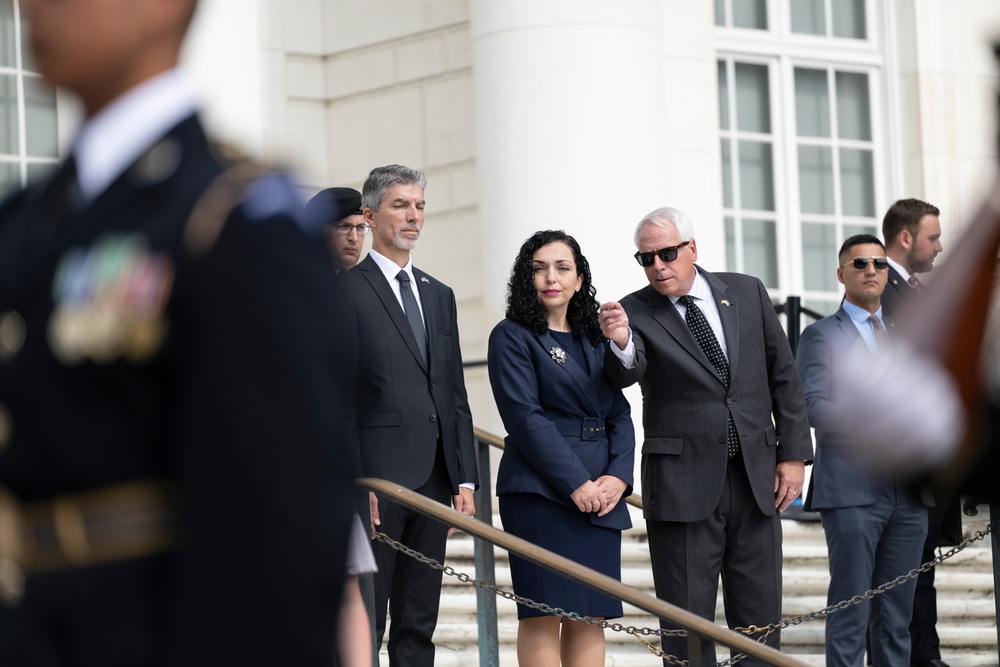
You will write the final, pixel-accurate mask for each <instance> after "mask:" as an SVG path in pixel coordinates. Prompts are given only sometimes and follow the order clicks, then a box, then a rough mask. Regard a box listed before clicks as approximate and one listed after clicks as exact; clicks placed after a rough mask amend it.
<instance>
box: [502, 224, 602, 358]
mask: <svg viewBox="0 0 1000 667" xmlns="http://www.w3.org/2000/svg"><path fill="white" fill-rule="evenodd" d="M556 242H559V243H565V244H566V245H567V246H569V249H570V250H572V251H573V260H574V261H575V262H576V271H577V274H578V275H581V276H583V283H582V284H581V285H580V291H578V292H577V293H576V294H574V295H573V298H572V299H570V302H569V308H568V310H567V312H566V320H567V321H568V322H569V327H570V331H572V332H573V333H574V334H576V335H577V336H586V338H587V340H588V341H590V344H591V345H597V344H598V343H599V342H601V341H602V340H604V337H603V336H602V335H601V326H600V325H599V324H598V322H597V314H598V311H599V310H600V305H599V304H598V303H597V298H596V295H597V289H596V288H594V285H593V284H592V283H591V279H590V264H588V263H587V258H586V257H584V256H583V253H582V252H580V244H579V243H577V242H576V239H574V238H573V237H572V236H570V235H569V234H567V233H566V232H564V231H562V230H546V231H541V232H535V233H534V234H533V235H532V236H531V237H530V238H529V239H528V240H527V241H525V242H524V245H522V246H521V250H520V251H519V252H518V253H517V259H515V260H514V266H513V268H511V270H510V281H509V282H508V283H507V318H508V319H511V320H513V321H514V322H517V323H518V324H521V325H523V326H526V327H528V328H529V329H531V330H532V331H534V332H535V333H545V331H546V330H547V329H548V328H549V319H548V314H547V313H546V312H545V308H543V307H542V304H540V303H539V302H538V290H537V289H535V282H534V280H535V279H534V274H533V273H532V271H531V259H532V257H534V255H535V251H537V250H538V249H539V248H541V247H542V246H546V245H548V244H550V243H556Z"/></svg>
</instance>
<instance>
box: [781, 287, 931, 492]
mask: <svg viewBox="0 0 1000 667" xmlns="http://www.w3.org/2000/svg"><path fill="white" fill-rule="evenodd" d="M904 288H905V289H911V288H910V287H908V286H906V285H904ZM883 312H884V307H883ZM883 317H884V319H885V323H886V326H887V327H888V328H889V331H890V332H891V331H892V327H893V323H892V320H891V318H889V317H888V316H887V315H883ZM859 346H860V348H859ZM856 349H858V350H860V352H861V353H862V354H864V353H867V352H868V350H867V348H866V347H865V344H864V341H862V340H861V334H860V333H858V328H857V327H856V326H855V325H854V322H852V321H851V317H850V315H848V314H847V311H845V310H844V309H843V307H841V308H840V309H839V310H838V311H837V312H836V313H834V314H833V315H830V316H828V317H824V318H823V319H822V320H820V321H818V322H815V323H814V324H811V325H809V326H808V327H806V329H805V331H803V332H802V338H801V339H800V340H799V353H798V359H797V364H798V368H799V376H800V377H801V378H802V387H803V390H804V391H805V397H806V408H807V409H808V411H809V422H810V423H811V424H812V426H813V428H815V429H816V463H815V465H814V466H813V472H812V476H811V477H810V479H809V490H808V492H807V493H806V500H805V509H807V510H822V509H833V508H837V507H860V506H863V505H871V504H872V503H874V502H876V501H877V500H878V499H879V498H880V497H881V496H882V494H883V492H884V491H885V488H886V485H887V484H893V483H894V481H893V480H891V479H887V478H885V477H882V476H879V475H877V474H875V473H873V472H872V471H870V470H866V469H865V468H864V467H863V466H861V465H859V463H858V453H857V452H856V451H853V450H852V449H851V447H850V443H849V442H846V441H845V440H844V436H843V434H842V430H841V428H842V426H843V425H844V424H845V423H847V422H848V421H850V418H851V417H850V415H845V414H843V412H842V411H839V410H837V406H836V405H835V404H834V402H832V401H831V398H830V386H831V382H832V373H833V368H834V364H835V363H836V360H837V359H838V358H842V355H844V354H847V353H848V352H849V351H854V350H856ZM921 499H922V500H923V502H924V503H925V504H927V505H929V506H933V504H934V501H933V498H932V497H931V496H930V494H929V493H928V492H927V490H926V489H921Z"/></svg>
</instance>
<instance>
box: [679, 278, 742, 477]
mask: <svg viewBox="0 0 1000 667" xmlns="http://www.w3.org/2000/svg"><path fill="white" fill-rule="evenodd" d="M678 301H680V302H681V303H683V304H684V307H685V308H686V310H685V312H684V320H685V321H686V322H687V325H688V329H690V330H691V333H692V334H693V335H694V339H695V340H696V341H698V345H699V346H700V347H701V349H702V351H703V352H704V353H705V356H706V357H708V360H709V361H710V362H712V366H714V367H715V370H716V371H718V372H719V376H720V377H721V378H722V382H723V384H725V385H726V388H727V389H728V388H729V362H727V361H726V355H724V354H722V346H721V345H719V339H718V338H716V337H715V334H714V333H713V332H712V327H711V326H709V324H708V320H706V319H705V313H703V312H701V308H699V307H698V306H697V305H696V304H695V302H694V297H692V296H691V295H690V294H685V295H684V296H682V297H681V298H680V299H678ZM726 447H727V449H728V451H729V458H733V457H734V456H736V455H737V454H739V453H740V436H739V433H737V432H736V422H734V421H733V415H732V413H730V414H729V431H728V433H727V434H726Z"/></svg>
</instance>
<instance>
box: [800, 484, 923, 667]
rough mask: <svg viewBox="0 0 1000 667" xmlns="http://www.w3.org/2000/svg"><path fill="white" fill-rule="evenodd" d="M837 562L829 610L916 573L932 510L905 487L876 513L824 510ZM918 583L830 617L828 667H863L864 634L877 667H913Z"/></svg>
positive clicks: (869, 508)
mask: <svg viewBox="0 0 1000 667" xmlns="http://www.w3.org/2000/svg"><path fill="white" fill-rule="evenodd" d="M820 514H821V516H822V518H823V532H824V533H825V534H826V542H827V549H828V551H829V555H830V558H829V561H830V587H829V590H828V592H827V604H829V605H832V604H836V603H838V602H840V601H842V600H848V599H850V598H852V597H854V596H855V595H861V594H862V593H864V592H865V591H867V590H868V589H869V588H871V587H873V586H874V585H880V584H883V583H886V582H888V581H892V580H893V579H895V578H896V577H898V576H901V575H904V574H906V573H907V572H909V571H910V570H912V569H914V568H915V567H917V566H918V565H919V564H920V563H919V561H918V558H919V555H918V552H919V549H920V545H921V544H923V542H924V534H925V531H926V526H927V508H926V507H925V506H924V505H923V504H921V502H920V498H919V495H918V494H917V493H916V492H915V491H914V490H913V489H912V488H907V487H906V486H905V485H903V484H899V483H896V484H887V485H886V488H885V489H884V491H883V493H882V496H881V497H880V498H879V499H878V501H877V502H875V503H872V504H870V505H861V506H852V507H837V508H832V509H821V510H820ZM915 587H916V583H915V582H914V581H913V580H910V581H908V582H907V583H905V584H903V585H900V586H896V587H895V588H893V589H892V590H890V591H887V592H886V593H884V594H882V595H877V596H875V597H874V598H873V599H872V600H871V601H867V600H866V601H863V602H861V603H858V604H855V605H851V606H849V607H847V608H846V609H841V610H839V611H836V612H834V613H832V614H830V615H828V616H827V617H826V651H825V652H826V664H827V667H861V666H862V665H863V664H864V654H865V632H866V630H868V629H869V628H870V629H871V638H872V641H871V647H870V649H869V651H868V653H869V656H870V657H871V659H872V662H873V664H875V665H876V667H897V666H899V665H907V664H909V662H910V636H909V632H908V627H909V624H910V613H911V611H912V609H913V591H914V589H915Z"/></svg>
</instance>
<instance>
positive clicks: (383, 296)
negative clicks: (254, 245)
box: [340, 165, 479, 667]
mask: <svg viewBox="0 0 1000 667" xmlns="http://www.w3.org/2000/svg"><path fill="white" fill-rule="evenodd" d="M426 183H427V181H426V179H425V177H424V175H423V174H422V173H420V172H419V171H416V170H414V169H409V168H408V167H403V166H400V165H390V166H387V167H378V168H376V169H373V170H372V172H371V173H370V174H369V175H368V179H367V180H366V181H365V184H364V188H363V189H362V203H363V205H364V218H365V222H366V223H367V224H368V225H370V226H371V229H372V237H373V238H372V249H371V252H370V253H369V255H368V256H367V257H366V258H365V259H364V260H362V261H361V263H360V264H358V265H357V267H355V268H354V269H351V270H350V271H347V272H346V273H344V274H342V277H341V278H340V280H341V282H342V284H343V285H344V286H345V287H346V288H347V292H348V295H349V296H350V298H351V301H352V302H353V315H354V317H356V319H357V322H358V340H360V341H362V345H363V352H364V359H363V361H362V364H361V365H362V371H361V373H360V376H361V377H360V383H359V387H358V391H357V396H356V400H357V405H358V420H357V425H358V439H359V441H360V446H361V459H362V468H363V470H364V474H365V475H366V476H369V477H378V478H382V479H387V480H389V481H392V482H395V483H397V484H400V485H402V486H405V487H407V488H410V489H414V490H416V491H418V492H420V493H422V494H423V495H425V496H427V497H428V498H432V499H434V500H437V501H438V502H441V503H444V504H448V503H452V504H454V506H455V509H457V510H459V511H460V512H462V513H464V514H467V515H469V516H471V515H472V514H473V513H474V512H475V507H474V503H473V495H472V494H473V491H474V490H475V488H476V486H477V485H478V480H479V478H478V475H477V472H476V461H475V449H474V441H473V435H472V415H471V413H470V411H469V401H468V397H467V395H466V391H465V380H464V377H463V371H462V352H461V347H460V345H459V341H458V317H457V313H458V310H457V307H456V304H455V294H454V292H452V290H451V288H449V287H447V286H446V285H443V284H442V283H440V282H438V281H437V280H436V279H434V278H432V277H431V276H429V275H428V274H426V273H424V272H423V271H420V270H419V269H417V268H415V267H414V266H413V262H412V260H411V258H410V252H411V251H412V250H413V249H414V248H416V247H417V243H418V241H419V239H420V231H421V229H422V228H423V224H424V187H425V186H426ZM370 502H371V522H372V524H373V525H374V526H376V527H377V528H379V529H380V530H381V531H382V532H384V533H385V534H387V535H388V536H389V537H391V538H393V539H395V540H398V541H402V542H403V543H404V544H406V545H407V546H409V547H411V548H413V549H416V550H417V551H419V552H421V553H423V554H425V555H427V556H429V557H431V558H434V559H436V560H438V561H443V560H444V555H445V540H446V537H447V533H448V527H447V526H445V525H443V524H441V523H438V522H437V521H435V520H433V519H431V518H429V517H425V516H423V515H422V514H420V513H419V512H414V511H410V510H407V509H404V508H403V507H401V506H399V505H396V504H395V503H391V502H384V501H379V500H378V499H377V498H376V497H375V495H374V494H372V495H371V499H370ZM374 551H375V560H376V562H377V564H378V573H377V574H376V575H375V612H376V632H377V635H378V637H379V640H380V642H381V638H382V635H383V633H384V631H385V627H386V608H387V606H388V607H389V609H390V611H391V613H392V624H391V628H390V631H389V664H390V665H399V666H401V667H411V666H416V667H429V666H430V665H433V664H434V643H433V641H432V637H433V635H434V627H435V625H436V624H437V614H438V604H439V602H440V597H441V573H440V572H438V571H436V570H433V569H431V568H429V567H427V566H426V565H424V564H422V563H419V562H417V561H416V560H414V559H412V558H410V557H409V556H405V555H402V554H399V553H398V552H396V551H395V550H393V549H392V548H390V547H388V546H386V545H385V544H382V543H381V542H378V543H376V544H375V549H374Z"/></svg>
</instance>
